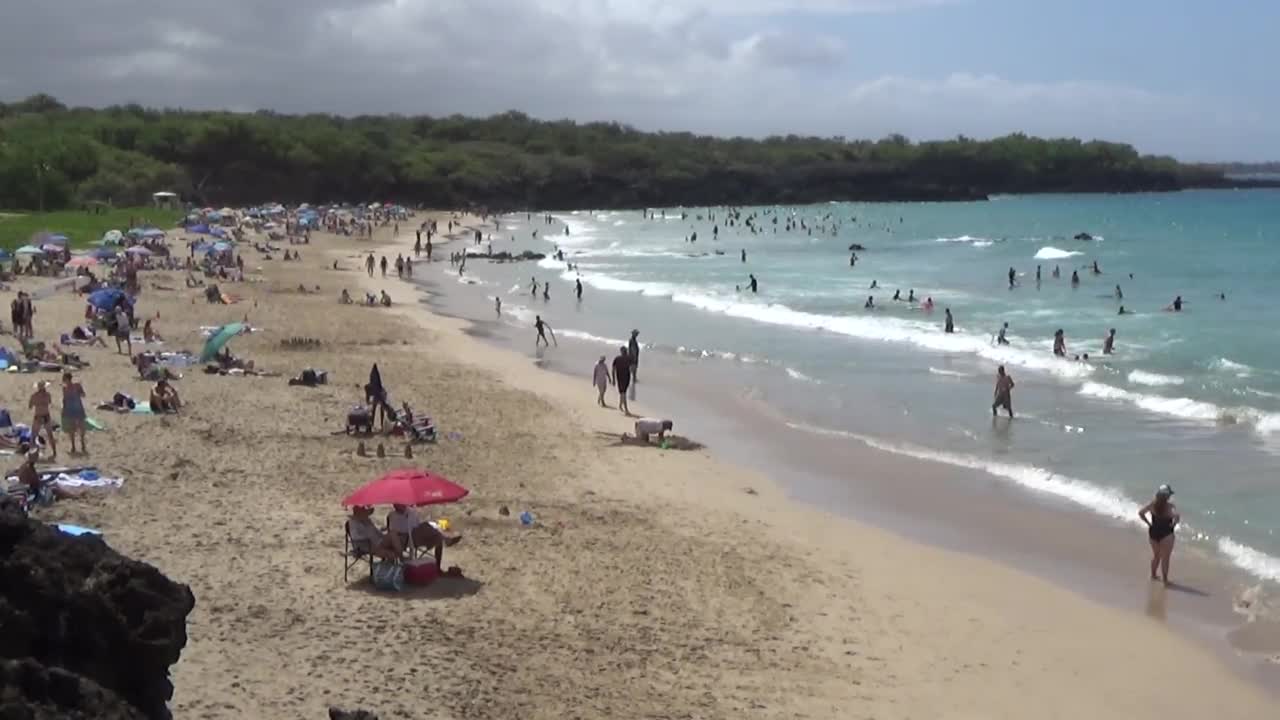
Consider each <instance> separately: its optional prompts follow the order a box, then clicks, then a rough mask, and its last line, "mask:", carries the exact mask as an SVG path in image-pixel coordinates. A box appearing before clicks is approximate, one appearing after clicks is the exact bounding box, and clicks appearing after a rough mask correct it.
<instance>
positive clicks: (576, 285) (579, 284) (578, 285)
mask: <svg viewBox="0 0 1280 720" xmlns="http://www.w3.org/2000/svg"><path fill="white" fill-rule="evenodd" d="M573 283H574V288H573V291H574V292H575V293H577V294H578V302H582V278H577V279H575V280H574V281H573Z"/></svg>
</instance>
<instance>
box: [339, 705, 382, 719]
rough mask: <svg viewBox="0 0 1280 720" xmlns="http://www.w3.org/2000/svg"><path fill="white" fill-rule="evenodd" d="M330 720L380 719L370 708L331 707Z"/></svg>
mask: <svg viewBox="0 0 1280 720" xmlns="http://www.w3.org/2000/svg"><path fill="white" fill-rule="evenodd" d="M329 720H378V716H377V715H375V714H373V713H371V712H369V711H368V710H342V709H340V708H336V707H331V708H329Z"/></svg>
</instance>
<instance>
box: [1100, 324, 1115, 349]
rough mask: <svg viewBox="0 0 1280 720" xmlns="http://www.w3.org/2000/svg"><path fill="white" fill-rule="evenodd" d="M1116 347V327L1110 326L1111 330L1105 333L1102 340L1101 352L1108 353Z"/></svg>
mask: <svg viewBox="0 0 1280 720" xmlns="http://www.w3.org/2000/svg"><path fill="white" fill-rule="evenodd" d="M1115 349H1116V329H1115V328H1111V332H1109V333H1107V337H1106V338H1105V339H1103V341H1102V354H1103V355H1110V354H1111V353H1113V352H1115Z"/></svg>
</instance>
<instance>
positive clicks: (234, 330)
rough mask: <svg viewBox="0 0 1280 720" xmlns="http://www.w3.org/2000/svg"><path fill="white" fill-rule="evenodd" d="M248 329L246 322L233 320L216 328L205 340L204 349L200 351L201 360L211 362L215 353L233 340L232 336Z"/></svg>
mask: <svg viewBox="0 0 1280 720" xmlns="http://www.w3.org/2000/svg"><path fill="white" fill-rule="evenodd" d="M248 329H249V326H248V325H245V324H244V323H239V322H233V323H227V324H226V325H223V326H222V327H220V328H218V329H217V330H214V331H213V334H212V335H210V336H209V339H208V340H206V341H205V343H204V350H201V351H200V362H209V361H210V360H212V359H213V356H214V355H217V354H218V353H220V352H222V348H223V347H225V346H226V344H227V343H229V342H231V338H233V337H235V336H237V335H239V334H240V333H242V332H244V331H245V330H248Z"/></svg>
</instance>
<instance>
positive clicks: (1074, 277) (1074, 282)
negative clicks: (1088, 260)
mask: <svg viewBox="0 0 1280 720" xmlns="http://www.w3.org/2000/svg"><path fill="white" fill-rule="evenodd" d="M1079 284H1080V273H1078V272H1076V271H1075V270H1072V271H1071V287H1076V286H1078V285H1079Z"/></svg>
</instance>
